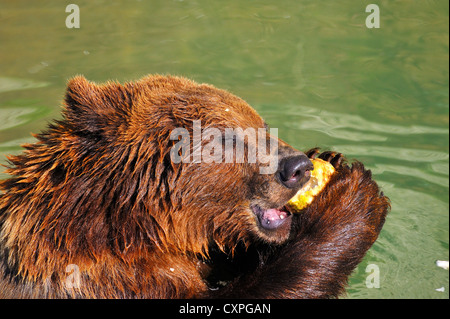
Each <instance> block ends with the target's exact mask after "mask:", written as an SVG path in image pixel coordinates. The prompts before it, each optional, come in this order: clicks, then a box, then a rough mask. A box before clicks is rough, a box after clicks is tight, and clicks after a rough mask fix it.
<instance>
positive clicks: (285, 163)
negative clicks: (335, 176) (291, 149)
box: [278, 154, 314, 188]
mask: <svg viewBox="0 0 450 319" xmlns="http://www.w3.org/2000/svg"><path fill="white" fill-rule="evenodd" d="M313 169H314V166H313V164H312V162H311V161H310V160H309V158H308V157H307V156H306V155H304V154H302V155H296V156H291V157H287V158H283V159H282V160H281V162H280V166H279V169H278V176H279V178H280V181H281V183H282V184H283V185H284V186H286V187H287V188H296V187H299V186H300V185H303V184H304V183H306V182H307V181H308V180H309V178H310V176H311V173H310V171H312V170H313Z"/></svg>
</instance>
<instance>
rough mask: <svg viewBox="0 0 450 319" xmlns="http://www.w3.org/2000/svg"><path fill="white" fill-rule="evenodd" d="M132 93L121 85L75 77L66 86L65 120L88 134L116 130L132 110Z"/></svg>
mask: <svg viewBox="0 0 450 319" xmlns="http://www.w3.org/2000/svg"><path fill="white" fill-rule="evenodd" d="M130 105H131V94H130V92H128V90H127V88H126V87H124V86H122V85H120V84H118V83H107V84H105V85H97V84H95V83H92V82H89V81H88V80H86V78H85V77H83V76H76V77H74V78H73V79H71V80H70V81H69V82H68V84H67V91H66V97H65V111H64V115H65V117H66V119H67V120H68V121H70V122H73V123H74V124H76V125H77V126H80V125H83V126H84V127H83V128H84V129H87V130H89V131H92V132H93V131H99V130H105V129H114V128H116V127H117V126H120V122H121V119H122V117H123V116H124V114H125V113H127V111H128V110H129V109H130Z"/></svg>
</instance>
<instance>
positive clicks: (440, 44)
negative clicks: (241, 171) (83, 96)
mask: <svg viewBox="0 0 450 319" xmlns="http://www.w3.org/2000/svg"><path fill="white" fill-rule="evenodd" d="M77 4H78V5H79V7H80V11H81V28H80V29H76V30H75V29H67V28H66V27H65V25H64V21H65V18H66V16H67V14H66V13H65V10H64V9H65V5H66V4H61V3H60V2H57V1H48V2H46V5H45V6H43V5H41V4H40V3H39V2H30V1H11V2H6V3H3V4H2V10H1V15H0V16H1V20H0V23H1V30H2V31H1V34H0V36H1V47H2V49H1V50H0V70H1V72H2V74H1V75H0V156H1V158H2V159H0V163H4V155H5V154H10V153H17V152H18V150H19V145H20V144H21V143H24V142H30V141H32V138H31V137H30V132H33V133H37V132H39V131H40V130H41V129H43V128H44V127H45V125H46V122H47V121H48V120H49V119H50V118H55V117H58V116H59V112H60V108H59V105H60V103H61V100H62V99H63V96H64V88H65V83H66V81H67V79H68V78H70V77H73V76H75V75H77V74H84V75H85V76H86V77H87V78H88V79H90V80H93V81H98V82H103V81H106V80H110V79H114V80H119V81H129V80H134V79H138V78H139V77H141V76H143V75H145V74H148V73H161V74H167V73H172V74H178V75H185V76H189V77H191V78H193V79H195V80H197V81H199V82H208V83H211V84H214V85H216V86H218V87H220V88H225V89H228V90H229V91H231V92H232V93H235V94H237V95H239V96H241V97H243V98H244V99H246V100H247V101H248V102H249V103H250V104H252V105H253V106H254V107H255V108H256V109H257V111H258V112H259V113H260V114H261V115H262V116H263V117H264V118H265V120H266V122H268V123H269V124H270V126H271V127H276V128H278V132H279V135H280V137H281V138H282V139H283V140H285V141H286V142H288V143H290V144H292V145H293V146H295V147H297V148H299V149H302V150H306V149H308V148H310V147H313V146H321V147H323V148H327V149H333V150H336V151H339V152H343V153H344V154H345V155H346V156H347V158H348V159H349V160H352V159H358V160H361V161H362V162H364V164H365V165H366V166H367V167H369V168H370V169H371V170H372V172H373V174H374V177H375V179H376V180H377V181H379V183H380V185H381V187H382V189H383V191H384V192H385V194H387V195H388V196H389V197H390V199H391V203H392V212H391V214H390V215H389V217H388V219H387V222H386V225H385V227H384V229H383V231H382V233H381V236H380V238H379V240H378V241H377V242H376V244H375V245H374V247H373V248H372V249H371V250H370V251H369V252H368V254H367V256H366V258H365V259H364V261H363V262H362V264H361V265H360V266H359V267H358V268H357V270H356V271H355V273H354V274H353V276H352V277H351V279H350V287H349V289H348V297H349V298H448V297H449V293H448V291H449V286H448V281H449V278H448V271H446V270H443V269H441V268H439V267H436V265H435V261H436V260H437V259H439V260H448V258H449V254H448V250H449V238H448V237H449V235H448V223H449V220H448V208H449V205H448V202H449V195H448V191H449V168H448V167H449V147H448V144H449V133H448V119H449V118H448V112H449V108H448V84H449V83H448V2H447V1H445V0H434V1H412V0H406V1H387V0H379V1H378V2H377V4H378V5H379V7H380V11H381V28H380V29H367V28H366V27H365V25H364V21H365V18H366V16H367V13H366V12H365V5H366V4H364V3H362V2H361V3H359V2H355V1H352V0H345V1H330V2H327V5H326V6H324V5H323V4H321V3H319V2H314V1H284V2H283V5H279V4H278V3H275V2H273V1H270V0H261V1H257V2H248V3H247V2H243V1H238V0H230V1H226V2H219V1H206V0H199V1H196V2H194V1H166V0H153V1H136V2H130V3H127V4H122V3H120V2H114V3H113V2H111V3H110V2H106V1H102V0H99V1H81V0H80V1H78V2H77ZM25 44H26V45H25ZM1 177H2V175H1V173H0V178H1ZM369 264H376V265H377V266H378V267H379V269H380V276H381V278H380V288H378V289H377V288H373V289H369V288H367V286H366V285H365V280H366V277H367V273H366V271H365V269H366V266H367V265H369ZM440 287H444V292H441V291H436V289H437V288H440Z"/></svg>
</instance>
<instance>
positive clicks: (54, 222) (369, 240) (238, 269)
mask: <svg viewBox="0 0 450 319" xmlns="http://www.w3.org/2000/svg"><path fill="white" fill-rule="evenodd" d="M62 115H63V116H62V119H60V120H56V121H55V122H53V123H52V124H50V125H49V127H48V130H47V131H45V132H43V133H41V134H39V135H36V138H37V139H38V141H37V142H36V143H34V144H27V145H24V148H25V149H26V150H25V151H24V152H23V153H22V154H21V155H17V156H9V157H8V159H9V166H8V168H7V173H8V174H10V175H11V177H9V179H6V180H3V181H1V182H0V190H1V192H2V193H1V194H0V296H1V297H3V298H333V297H338V296H339V295H340V294H341V293H343V292H344V290H345V285H346V282H347V278H348V276H349V275H350V273H351V272H352V270H353V269H354V268H355V266H356V265H357V264H358V263H359V262H360V261H361V259H362V257H363V256H364V255H365V253H366V251H367V250H368V249H369V248H370V247H371V245H372V244H373V243H374V241H375V240H376V239H377V237H378V234H379V232H380V230H381V228H382V226H383V223H384V221H385V216H386V214H387V212H388V209H389V203H388V199H387V198H386V197H385V196H384V195H383V193H382V192H380V190H379V188H378V186H377V184H376V183H375V182H374V181H373V179H372V177H371V173H370V171H368V170H366V169H365V168H364V166H363V165H362V164H361V163H359V162H356V163H353V164H352V165H347V164H346V162H345V160H344V159H343V156H342V155H341V154H339V153H334V152H324V153H322V154H319V151H318V149H313V150H311V151H308V152H306V153H302V152H300V151H298V150H295V149H293V148H292V147H291V146H289V145H288V144H286V143H285V142H283V141H282V140H280V139H278V138H277V137H276V136H274V134H272V135H270V134H269V131H268V126H267V124H266V123H265V122H264V120H263V119H262V118H261V117H260V116H259V115H258V114H257V113H256V111H255V110H254V109H253V108H251V107H250V106H249V105H248V104H247V103H246V102H244V101H243V100H241V99H240V98H238V97H236V96H234V95H232V94H230V93H228V92H226V91H223V90H219V89H216V88H214V87H213V86H210V85H206V84H197V83H195V82H193V81H190V80H187V79H184V78H181V77H172V76H148V77H145V78H143V79H141V80H139V81H137V82H133V83H126V84H124V85H121V84H118V83H111V82H109V83H106V84H104V85H96V84H94V83H90V82H88V81H87V80H86V79H85V78H84V77H81V76H79V77H76V78H74V79H72V80H71V81H70V82H69V83H68V88H67V93H66V98H65V103H64V110H63V114H62ZM196 121H197V122H198V123H199V124H201V129H202V130H203V131H202V132H204V130H205V129H211V130H215V131H214V132H215V133H218V134H221V133H224V132H225V131H226V129H240V130H242V131H244V132H247V133H248V132H250V131H251V130H254V132H256V131H258V133H259V132H263V134H261V135H258V138H259V137H261V139H259V140H258V143H259V141H260V140H261V141H263V142H262V143H259V144H258V146H259V147H255V140H254V139H252V138H251V134H247V135H244V136H241V135H235V136H231V137H229V136H228V137H227V136H226V134H225V135H223V136H225V137H224V138H222V139H220V138H218V139H215V138H213V139H212V138H208V136H206V138H203V137H202V138H201V139H200V140H198V136H197V143H195V139H196V136H195V135H196V134H197V135H198V132H197V133H196V132H195V127H194V126H193V123H195V122H196ZM177 129H181V131H180V132H182V133H183V132H184V133H186V132H187V135H186V136H183V135H182V134H181V135H178V136H175V138H174V134H173V132H174V130H177ZM211 136H212V137H214V136H213V135H210V137H211ZM223 136H222V137H223ZM183 137H186V138H187V140H184V141H183V143H184V144H183V146H184V147H185V148H184V149H183V148H180V147H178V148H176V147H175V146H176V145H177V144H178V143H181V140H182V138H183ZM219 137H220V136H219ZM262 137H264V138H262ZM299 138H300V139H301V137H299ZM186 141H187V142H186ZM212 141H214V143H213V142H212ZM209 142H211V143H210V144H208V143H209ZM238 142H240V143H241V146H242V145H243V148H242V149H243V150H244V153H243V154H244V156H243V158H241V159H240V160H237V155H238V152H237V148H236V145H237V144H238ZM272 142H273V144H271V143H272ZM211 144H212V145H211ZM230 145H231V147H232V149H233V150H236V152H234V153H233V152H232V153H231V155H230V153H226V151H227V148H226V146H228V149H229V146H230ZM274 145H275V146H274ZM203 146H208V147H209V148H207V149H206V151H205V152H204V153H197V155H198V154H203V155H208V154H210V153H211V151H212V150H214V148H215V149H216V150H224V151H225V153H220V152H219V153H218V154H219V155H218V156H216V158H215V159H216V160H206V159H208V158H207V157H205V160H203V157H201V156H200V157H199V159H200V160H192V159H193V157H194V155H195V153H196V150H197V148H198V147H203ZM175 148H176V151H175V152H173V153H171V151H173V150H174V149H175ZM248 150H256V151H257V152H258V154H256V155H257V156H256V157H255V154H253V155H252V154H250V152H247V151H248ZM273 150H275V151H276V152H271V151H273ZM259 153H264V154H265V157H263V156H259V155H260V154H259ZM173 155H175V156H173ZM177 155H178V156H180V157H182V160H180V158H178V160H174V159H175V158H176V156H177ZM216 155H217V154H216ZM251 155H252V156H251ZM316 156H319V157H320V158H322V159H325V160H327V161H329V162H331V163H332V164H333V165H334V166H335V168H336V173H335V174H334V175H333V176H332V178H331V180H330V182H329V184H328V185H327V186H326V188H325V189H324V190H323V191H322V193H321V194H319V196H318V197H317V198H316V199H315V200H314V201H313V203H312V204H311V205H310V206H309V207H307V208H306V209H304V211H303V212H302V213H301V214H292V213H291V212H290V211H289V210H288V209H287V208H286V206H285V204H286V203H287V201H288V200H289V199H290V198H291V197H292V196H293V195H294V194H295V193H296V192H297V191H298V189H300V188H301V187H302V186H303V185H304V184H305V183H306V182H307V181H308V179H309V178H310V171H311V169H312V166H311V161H310V160H309V158H314V157H316ZM225 157H227V159H228V161H218V160H217V159H224V158H225ZM255 158H256V160H254V159H255ZM264 158H265V159H266V160H265V161H264V160H263V159H264ZM250 159H253V160H250ZM267 159H270V162H271V163H273V161H275V163H276V165H275V169H274V170H272V171H266V172H262V171H261V168H264V167H265V168H268V167H269V166H271V165H270V164H271V163H269V160H267Z"/></svg>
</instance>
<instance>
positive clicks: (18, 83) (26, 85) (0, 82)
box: [0, 77, 48, 93]
mask: <svg viewBox="0 0 450 319" xmlns="http://www.w3.org/2000/svg"><path fill="white" fill-rule="evenodd" d="M47 85H48V83H46V82H37V81H33V80H27V79H14V78H8V77H0V93H3V92H8V91H14V90H24V89H32V88H41V87H44V86H47Z"/></svg>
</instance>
